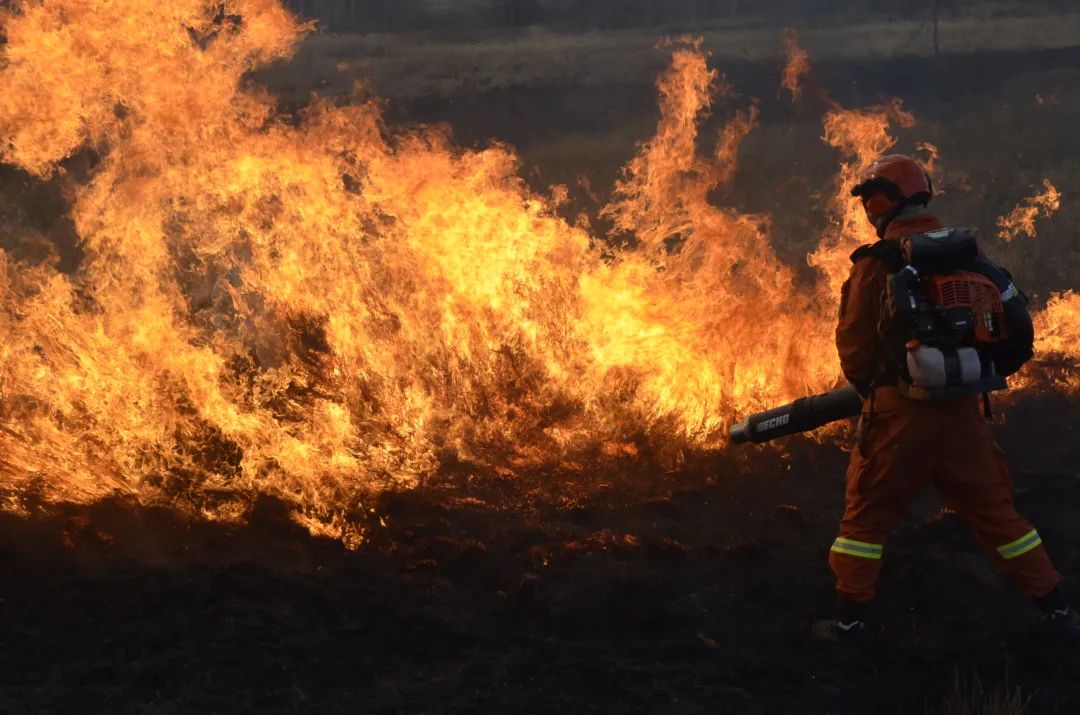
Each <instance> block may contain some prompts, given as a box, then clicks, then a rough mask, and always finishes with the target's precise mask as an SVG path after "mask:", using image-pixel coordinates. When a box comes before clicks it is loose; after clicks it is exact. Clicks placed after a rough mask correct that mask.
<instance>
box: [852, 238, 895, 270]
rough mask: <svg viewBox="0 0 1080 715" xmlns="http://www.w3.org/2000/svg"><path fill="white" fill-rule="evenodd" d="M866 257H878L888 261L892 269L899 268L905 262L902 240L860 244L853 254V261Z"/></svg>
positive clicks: (856, 261)
mask: <svg viewBox="0 0 1080 715" xmlns="http://www.w3.org/2000/svg"><path fill="white" fill-rule="evenodd" d="M864 258H876V259H878V260H879V261H883V262H885V263H887V264H888V265H889V267H890V268H892V269H895V268H899V267H900V266H902V265H903V264H904V252H903V250H901V248H900V242H899V241H892V240H888V239H882V240H880V241H878V242H877V243H868V244H866V245H864V246H859V247H858V248H857V249H855V252H854V253H852V254H851V262H852V263H858V262H859V261H861V260H863V259H864Z"/></svg>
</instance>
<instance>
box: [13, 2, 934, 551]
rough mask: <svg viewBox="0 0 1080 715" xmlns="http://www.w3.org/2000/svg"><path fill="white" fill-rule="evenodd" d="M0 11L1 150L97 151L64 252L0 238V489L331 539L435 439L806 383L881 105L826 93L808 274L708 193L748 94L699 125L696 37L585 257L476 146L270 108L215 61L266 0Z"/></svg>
mask: <svg viewBox="0 0 1080 715" xmlns="http://www.w3.org/2000/svg"><path fill="white" fill-rule="evenodd" d="M0 22H2V29H3V32H4V34H5V35H6V37H7V44H6V45H4V46H3V49H2V52H3V56H2V58H0V83H2V85H3V86H4V87H5V88H7V89H8V91H6V92H5V93H4V94H3V95H2V96H0V160H2V161H4V162H5V163H9V164H13V165H16V166H18V167H20V168H21V169H23V170H24V171H26V172H29V173H31V174H34V175H36V176H39V177H50V176H53V175H56V174H58V173H63V171H64V170H63V168H62V167H61V162H63V161H64V160H65V159H68V158H70V157H72V156H75V155H78V154H89V153H92V154H93V155H94V156H95V157H96V159H99V163H97V164H96V166H95V168H94V169H93V170H92V172H91V175H90V177H89V179H88V180H87V181H85V182H83V183H76V182H75V181H74V180H72V181H71V182H70V183H71V185H72V189H71V202H72V203H71V216H72V218H73V221H74V225H75V227H76V230H77V232H78V235H79V238H80V240H81V244H82V248H83V250H84V252H85V259H84V260H83V261H82V263H81V265H80V267H79V269H78V271H77V272H76V273H74V274H67V273H63V272H61V271H60V270H59V268H58V267H57V266H56V265H54V264H53V263H50V262H44V263H40V264H34V263H31V262H29V261H26V260H16V259H15V258H13V257H11V256H9V255H6V254H4V253H3V252H2V251H0V329H2V331H3V335H4V336H5V339H4V340H3V341H2V342H0V494H3V496H4V499H5V501H4V503H3V508H6V509H8V510H11V511H17V512H23V513H25V512H28V511H30V510H31V509H32V508H33V507H32V505H34V504H41V503H50V502H61V501H67V502H77V503H88V502H92V501H94V500H96V499H100V498H102V497H105V496H108V495H111V494H123V495H128V496H129V497H131V498H133V499H136V500H138V501H140V502H143V503H167V504H170V505H172V506H174V507H175V508H177V509H183V510H187V511H190V512H192V513H198V514H202V515H204V516H205V517H206V518H211V519H238V518H242V517H243V516H244V514H245V513H246V512H247V510H248V509H249V507H250V504H251V503H252V502H253V499H254V496H255V495H258V494H270V495H273V496H276V497H278V498H280V499H282V500H284V501H285V502H287V503H288V504H290V505H291V506H292V507H293V508H294V513H295V515H296V519H297V520H298V521H300V522H301V523H303V524H305V525H306V526H307V527H308V528H310V529H311V530H312V531H313V532H314V533H322V534H329V535H333V536H335V537H337V538H341V539H343V540H344V541H345V542H346V543H348V544H356V543H358V542H359V540H361V539H362V538H363V534H362V533H361V531H360V528H361V527H359V526H358V522H357V520H356V519H355V518H354V516H355V515H356V514H357V513H360V512H364V511H368V510H369V509H370V506H369V502H370V500H371V498H372V496H373V495H375V494H378V493H379V492H380V491H381V490H385V489H392V488H401V487H409V486H413V485H417V484H419V483H421V481H422V480H424V479H426V478H428V477H430V476H432V475H434V474H437V473H438V472H439V470H440V469H443V468H445V467H447V466H448V465H462V464H464V465H467V467H466V468H467V469H468V470H487V471H488V472H490V473H496V474H500V475H504V476H514V475H518V474H523V473H526V472H534V473H549V472H554V471H556V470H563V471H580V470H581V467H580V465H581V464H584V463H587V462H588V460H589V459H593V458H598V456H607V457H611V456H612V455H615V456H618V455H632V454H635V453H636V452H637V450H638V448H639V447H648V448H650V450H651V451H653V452H654V453H657V452H659V453H661V454H663V455H664V456H665V457H666V458H667V459H669V460H670V461H671V463H672V464H677V462H678V458H679V455H680V454H681V452H682V451H683V450H685V449H691V448H709V447H719V446H721V445H722V444H723V443H724V442H725V439H726V438H725V433H726V429H727V427H728V425H729V424H730V423H731V422H732V421H733V419H734V417H735V416H736V415H744V414H745V413H746V412H748V411H751V410H756V409H760V408H763V407H766V406H771V405H773V404H774V403H777V402H779V401H784V400H788V399H792V398H795V397H799V396H801V395H804V394H806V393H808V392H813V391H820V390H824V389H828V388H830V387H832V386H834V385H835V384H837V382H838V378H839V373H838V369H837V366H836V358H835V350H834V349H833V347H832V335H831V329H832V321H833V316H834V315H835V309H836V300H837V298H836V296H837V295H838V292H839V285H840V282H841V281H842V280H843V277H844V275H846V273H847V270H848V266H849V264H848V262H847V254H848V253H850V251H851V250H852V249H853V248H854V247H855V246H857V245H858V244H860V243H863V242H865V241H867V240H870V239H871V238H873V237H872V236H871V235H869V233H868V230H867V228H866V226H865V222H864V220H863V219H862V218H861V215H860V214H859V211H861V209H859V208H858V206H857V202H852V201H850V200H849V198H848V196H847V193H848V189H849V188H850V185H851V184H852V183H853V182H854V180H855V177H856V176H857V174H858V172H859V171H860V170H861V168H862V166H864V165H865V164H866V163H867V162H868V161H869V160H870V159H872V158H873V157H874V156H876V155H877V154H878V153H880V152H881V151H883V150H885V149H887V148H888V147H889V146H891V145H892V144H893V143H894V139H893V138H892V137H891V136H890V135H889V133H888V129H889V123H890V121H899V122H900V123H901V124H905V123H910V122H911V121H913V120H912V119H911V117H910V115H908V114H907V113H905V112H904V111H903V110H902V108H901V107H900V106H899V104H895V105H890V106H888V107H883V108H878V109H874V110H870V111H865V112H857V111H843V110H835V111H833V112H831V113H830V114H829V116H828V117H827V118H826V140H827V141H828V142H829V143H830V144H832V145H833V146H835V147H837V148H838V149H840V150H841V152H842V154H843V156H844V160H843V165H842V171H841V175H840V177H839V179H838V183H837V187H836V194H837V195H838V196H839V197H841V198H840V199H839V200H838V203H837V204H836V209H835V212H834V223H835V226H834V230H833V231H831V232H830V234H829V236H828V237H827V238H826V239H825V240H823V242H822V245H821V246H820V247H819V248H818V250H817V251H815V252H814V253H813V254H812V255H811V257H810V261H811V263H812V264H813V265H814V266H815V267H817V268H818V269H819V271H820V273H821V280H820V281H819V282H818V283H819V284H818V285H816V286H806V285H802V284H800V283H799V281H798V280H797V275H796V271H795V270H794V269H793V268H792V267H791V266H788V265H785V264H784V263H783V262H782V261H781V260H780V259H779V258H778V257H777V255H776V253H775V252H774V250H773V248H772V245H771V243H770V238H769V220H768V217H766V216H755V215H746V214H742V213H739V212H737V211H735V210H733V209H729V208H723V207H717V206H714V205H713V204H711V203H710V201H709V198H708V197H709V194H710V192H712V190H713V189H715V188H716V187H718V186H720V185H722V184H725V183H727V182H730V181H732V180H733V179H734V176H735V173H736V167H737V155H738V149H739V145H740V142H741V140H742V139H743V138H744V137H745V136H746V135H747V134H748V133H749V132H750V131H751V130H752V129H753V127H754V125H755V122H756V119H757V109H756V106H755V105H751V106H749V107H747V108H744V109H742V110H739V111H736V112H735V113H734V114H733V117H732V119H730V121H729V122H728V123H727V125H726V126H725V128H724V129H723V130H722V131H721V132H720V134H719V136H718V137H717V139H716V143H715V148H714V149H713V150H712V151H710V152H708V153H706V154H705V155H702V153H700V152H699V151H698V140H699V134H700V128H701V126H702V121H703V119H704V118H705V116H706V115H707V114H708V113H709V112H710V111H711V109H712V108H713V105H714V103H715V102H717V101H718V100H719V99H720V98H722V97H726V96H727V94H728V93H727V92H726V91H725V85H724V84H723V83H722V81H721V79H720V77H719V76H718V74H717V73H716V72H715V71H714V70H711V69H710V68H709V66H708V61H707V56H706V55H705V53H704V52H702V50H701V49H700V46H699V45H697V44H694V43H690V44H682V45H679V46H677V47H676V48H675V49H674V51H673V57H672V65H671V68H670V69H669V70H668V71H667V73H665V74H664V76H663V77H662V78H661V79H660V81H659V83H658V86H659V90H660V95H661V118H660V121H659V124H658V127H657V132H656V136H655V137H654V138H653V139H652V140H650V141H649V142H647V143H645V144H644V145H643V146H642V148H641V152H640V154H639V155H638V156H637V157H636V158H635V159H634V160H633V161H632V162H631V163H630V164H629V165H628V166H627V167H626V170H625V173H624V176H623V178H622V180H621V181H620V182H619V184H618V185H617V187H616V190H615V193H614V197H613V200H612V202H611V204H610V205H609V206H608V207H607V209H605V211H606V214H607V215H608V216H609V217H610V218H611V219H612V220H613V222H614V225H615V227H616V230H617V231H618V232H620V233H623V234H626V235H628V236H630V237H632V239H633V240H632V241H630V244H631V247H630V248H626V249H623V250H619V251H614V252H613V251H612V250H610V249H608V250H602V247H603V246H604V245H605V244H604V241H603V237H597V236H592V235H590V234H589V233H587V229H585V228H584V227H582V226H575V225H571V224H569V223H567V222H566V221H564V220H562V219H560V218H559V217H558V215H557V213H556V211H555V200H553V199H549V198H545V197H541V196H539V195H536V194H534V193H532V192H530V191H529V190H528V189H527V188H526V186H525V185H524V183H523V182H522V180H521V179H520V178H519V177H518V176H517V168H518V163H517V159H516V157H515V156H514V154H513V153H512V152H511V151H510V150H509V149H508V148H506V147H502V146H495V147H492V148H489V149H486V150H480V151H474V150H465V149H461V148H458V147H455V146H454V145H453V144H451V143H450V141H449V140H448V139H447V137H446V136H445V135H444V134H442V133H440V132H439V131H437V130H432V129H419V130H408V131H406V130H401V129H395V128H392V127H388V126H387V125H386V124H385V123H384V121H383V119H382V116H381V113H380V107H379V104H378V103H377V102H374V101H370V100H366V99H364V98H363V94H362V91H360V90H357V92H356V93H355V96H353V97H350V98H346V99H343V100H341V101H338V102H332V101H328V100H313V101H312V103H311V105H310V106H309V107H307V108H306V109H304V110H303V111H302V112H300V113H299V114H298V115H295V116H293V115H289V114H284V113H282V112H281V111H280V110H279V109H278V107H277V106H276V104H275V100H274V98H273V97H271V96H269V95H268V94H267V93H266V92H265V91H263V90H261V89H258V88H256V87H253V86H252V85H251V84H250V83H248V82H245V81H244V77H245V75H246V73H248V72H249V71H250V70H251V69H253V68H255V67H257V66H259V65H261V64H263V63H266V62H268V61H271V60H274V59H278V58H282V57H288V56H289V55H290V53H291V52H292V50H293V49H294V48H295V47H296V45H297V42H298V41H299V39H300V38H301V37H302V36H303V34H304V33H305V32H306V31H307V29H308V27H307V26H306V25H303V24H301V23H298V22H297V21H296V20H295V18H293V17H292V16H291V15H290V14H289V13H288V12H286V11H285V10H284V9H283V8H282V7H281V6H280V5H279V4H278V2H277V0H228V1H227V2H225V3H224V4H222V3H220V2H209V1H208V0H169V1H168V2H160V3H147V2H145V1H144V0H114V1H113V2H110V3H100V2H95V1H94V0H47V1H46V2H25V3H18V6H17V11H15V12H12V11H7V12H5V13H4V14H0ZM556 194H558V192H556Z"/></svg>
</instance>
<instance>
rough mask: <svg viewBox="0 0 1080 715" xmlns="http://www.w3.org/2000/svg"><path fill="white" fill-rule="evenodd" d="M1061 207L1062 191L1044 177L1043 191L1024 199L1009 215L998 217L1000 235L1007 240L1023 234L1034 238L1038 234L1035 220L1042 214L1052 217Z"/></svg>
mask: <svg viewBox="0 0 1080 715" xmlns="http://www.w3.org/2000/svg"><path fill="white" fill-rule="evenodd" d="M1060 208H1061V192H1060V191H1058V190H1057V188H1056V187H1055V186H1054V185H1053V184H1052V183H1051V182H1050V179H1043V191H1042V192H1041V193H1038V194H1035V195H1034V196H1031V197H1028V198H1026V199H1024V200H1023V201H1021V202H1020V203H1019V204H1017V205H1016V208H1014V209H1013V210H1012V211H1010V212H1009V214H1008V215H1006V216H1001V217H999V218H998V235H999V236H1001V238H1002V239H1004V240H1006V241H1012V240H1013V239H1014V238H1016V237H1018V236H1020V235H1021V234H1023V235H1025V236H1027V237H1028V238H1034V237H1035V236H1036V235H1037V232H1036V230H1035V221H1036V220H1037V219H1038V218H1039V217H1040V216H1043V217H1045V218H1050V217H1051V216H1053V215H1054V214H1055V213H1057V210H1058V209H1060Z"/></svg>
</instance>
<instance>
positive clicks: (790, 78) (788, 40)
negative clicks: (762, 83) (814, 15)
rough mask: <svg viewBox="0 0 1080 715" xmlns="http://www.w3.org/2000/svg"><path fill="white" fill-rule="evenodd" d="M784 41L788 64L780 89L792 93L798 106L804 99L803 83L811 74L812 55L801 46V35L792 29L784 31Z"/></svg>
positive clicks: (793, 100)
mask: <svg viewBox="0 0 1080 715" xmlns="http://www.w3.org/2000/svg"><path fill="white" fill-rule="evenodd" d="M782 39H783V42H784V55H785V57H786V62H785V64H784V71H783V74H782V75H781V78H780V87H781V89H786V90H787V91H788V92H790V93H791V101H792V102H793V103H795V104H797V103H798V102H799V100H801V99H802V81H803V79H805V78H806V76H807V75H809V74H810V54H809V53H808V52H807V51H806V50H804V49H803V48H802V47H800V46H799V34H798V33H797V32H795V30H793V29H791V28H790V27H789V28H787V29H785V30H784V33H783V36H782Z"/></svg>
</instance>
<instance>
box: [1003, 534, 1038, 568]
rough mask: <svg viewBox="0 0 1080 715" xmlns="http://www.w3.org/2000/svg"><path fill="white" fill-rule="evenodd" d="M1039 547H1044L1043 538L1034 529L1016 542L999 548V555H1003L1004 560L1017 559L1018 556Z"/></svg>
mask: <svg viewBox="0 0 1080 715" xmlns="http://www.w3.org/2000/svg"><path fill="white" fill-rule="evenodd" d="M1039 546H1042V538H1041V537H1040V536H1039V532H1037V531H1035V530H1034V529H1032V530H1031V531H1030V532H1028V533H1027V534H1024V535H1023V536H1021V537H1020V538H1019V539H1017V540H1016V541H1013V542H1011V543H1008V544H1005V545H1004V546H999V547H998V553H999V554H1001V558H1003V559H1006V560H1008V559H1015V558H1016V557H1017V556H1023V555H1024V554H1026V553H1027V552H1029V551H1031V550H1033V549H1035V548H1037V547H1039Z"/></svg>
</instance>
